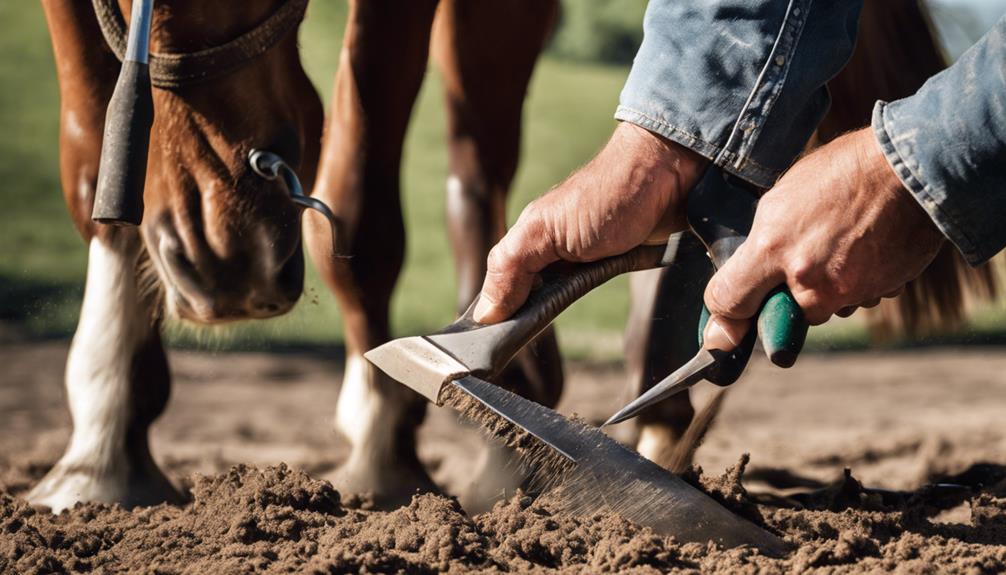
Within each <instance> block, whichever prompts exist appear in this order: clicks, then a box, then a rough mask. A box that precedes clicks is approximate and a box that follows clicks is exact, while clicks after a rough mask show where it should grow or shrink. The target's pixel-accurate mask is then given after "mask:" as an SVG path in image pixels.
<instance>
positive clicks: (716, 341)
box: [703, 319, 737, 351]
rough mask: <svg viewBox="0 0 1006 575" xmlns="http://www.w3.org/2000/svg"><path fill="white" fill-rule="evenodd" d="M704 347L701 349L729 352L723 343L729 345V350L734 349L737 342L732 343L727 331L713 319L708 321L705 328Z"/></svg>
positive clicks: (732, 340)
mask: <svg viewBox="0 0 1006 575" xmlns="http://www.w3.org/2000/svg"><path fill="white" fill-rule="evenodd" d="M705 340H706V341H705V345H704V346H703V347H706V348H713V349H723V350H724V351H729V350H728V349H726V348H727V346H726V343H725V342H729V343H730V348H729V349H734V348H736V347H737V342H736V341H734V339H733V338H732V337H730V334H729V333H727V330H725V329H723V326H721V325H720V324H719V322H718V321H716V320H715V319H710V320H709V326H708V327H707V328H706V337H705Z"/></svg>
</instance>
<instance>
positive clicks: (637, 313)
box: [625, 233, 712, 465]
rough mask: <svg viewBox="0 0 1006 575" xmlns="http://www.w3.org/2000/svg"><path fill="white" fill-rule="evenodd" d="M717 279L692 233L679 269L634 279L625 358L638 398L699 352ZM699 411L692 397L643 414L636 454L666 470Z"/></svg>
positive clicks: (681, 247)
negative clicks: (706, 305)
mask: <svg viewBox="0 0 1006 575" xmlns="http://www.w3.org/2000/svg"><path fill="white" fill-rule="evenodd" d="M711 275H712V265H711V264H710V262H709V258H708V257H707V256H706V254H705V248H704V247H703V246H702V244H701V243H700V242H699V241H698V239H696V238H695V236H693V235H692V234H690V233H685V234H683V235H682V236H681V242H680V245H679V248H678V254H677V257H676V258H675V260H674V263H673V265H671V266H669V267H666V268H663V269H659V270H648V271H644V272H639V273H635V274H632V277H631V279H630V285H631V289H632V304H631V310H630V313H629V322H628V325H627V326H626V336H625V357H626V362H627V364H628V369H629V379H630V381H631V382H632V385H631V390H632V392H633V393H634V395H633V397H637V396H638V395H640V394H641V393H643V392H644V391H646V390H647V389H649V388H650V387H652V386H653V385H654V384H656V383H657V382H659V381H660V380H661V379H663V378H664V377H666V376H667V375H668V374H670V373H671V372H672V371H674V370H675V369H677V368H678V367H680V366H681V365H683V364H684V363H685V362H686V361H688V360H689V359H691V358H692V356H693V355H694V354H695V353H696V352H697V351H698V333H697V329H698V321H699V312H700V310H701V309H702V293H703V291H704V289H705V285H706V282H707V281H708V279H709V277H710V276H711ZM694 415H695V410H694V409H693V408H692V404H691V401H690V399H689V396H688V392H687V391H686V392H683V393H679V394H677V395H674V396H673V397H670V398H668V399H666V400H664V401H662V402H660V403H658V404H656V405H654V406H653V407H650V408H649V409H647V410H645V411H643V412H642V413H641V414H639V417H638V418H637V420H636V421H637V432H638V439H637V442H636V449H637V451H639V453H640V454H641V455H643V456H644V457H646V458H648V459H650V460H652V461H654V462H656V463H659V464H662V465H663V464H665V463H666V462H667V461H666V460H667V458H668V456H669V455H670V454H671V453H673V451H674V447H675V446H676V444H677V443H678V442H679V441H680V439H681V438H682V436H683V435H684V433H685V430H687V429H688V425H689V424H690V423H691V421H692V418H693V417H694Z"/></svg>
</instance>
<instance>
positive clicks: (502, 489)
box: [458, 444, 527, 515]
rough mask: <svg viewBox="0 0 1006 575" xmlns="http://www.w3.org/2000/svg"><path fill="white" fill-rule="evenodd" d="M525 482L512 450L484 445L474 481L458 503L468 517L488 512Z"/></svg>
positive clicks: (523, 474)
mask: <svg viewBox="0 0 1006 575" xmlns="http://www.w3.org/2000/svg"><path fill="white" fill-rule="evenodd" d="M526 478H527V477H526V473H524V472H523V471H522V469H521V468H520V465H519V464H518V459H517V455H516V454H515V453H514V452H513V450H511V449H510V448H507V447H503V446H500V445H495V444H489V445H486V448H485V451H484V452H483V454H482V459H481V461H480V463H479V467H478V471H477V473H476V476H475V479H474V480H473V481H472V482H471V483H470V484H469V485H468V487H467V488H466V489H465V491H464V492H463V493H462V494H461V495H460V496H459V497H458V501H459V502H460V503H461V507H463V508H464V510H465V511H467V512H468V514H469V515H476V514H478V513H484V512H486V511H490V510H492V508H493V506H494V505H496V503H497V502H499V501H506V500H507V499H509V498H511V497H513V495H514V493H516V492H517V489H518V488H520V487H521V486H522V485H523V483H524V480H525V479H526Z"/></svg>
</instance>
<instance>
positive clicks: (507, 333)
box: [428, 238, 677, 378]
mask: <svg viewBox="0 0 1006 575" xmlns="http://www.w3.org/2000/svg"><path fill="white" fill-rule="evenodd" d="M676 250H677V241H676V238H675V239H674V240H672V241H671V242H670V243H669V244H666V245H659V246H640V247H637V248H634V249H632V250H630V251H628V252H626V253H624V254H622V255H618V256H614V257H610V258H605V259H602V260H598V261H596V262H590V263H584V264H570V263H559V264H554V265H552V266H549V267H548V268H546V269H545V270H544V271H543V272H542V273H541V278H542V282H541V284H540V285H539V286H537V287H535V288H534V289H533V290H532V291H531V294H530V295H529V296H528V299H527V302H525V303H524V305H523V306H521V308H520V309H519V310H517V312H516V313H515V314H514V315H513V316H512V317H510V318H509V319H507V320H504V321H502V322H500V323H497V324H491V325H483V324H480V323H478V322H476V321H475V320H474V319H473V314H474V310H475V305H476V303H478V299H477V298H476V300H475V302H473V303H472V305H471V306H470V307H469V308H468V310H467V311H466V312H465V313H464V315H462V316H461V318H460V319H458V320H457V321H456V322H454V323H452V324H451V325H449V326H447V327H446V328H445V329H444V330H442V331H441V332H439V333H437V334H434V335H431V336H428V338H429V339H430V340H431V341H433V342H434V343H435V344H436V345H437V346H439V347H440V348H441V349H443V350H444V351H446V352H448V353H450V354H451V355H453V356H454V357H455V359H457V360H458V361H460V362H461V363H462V364H464V365H465V366H466V367H467V368H468V369H470V370H471V372H472V374H474V375H477V376H479V377H484V378H492V377H494V376H496V375H498V374H499V372H500V371H502V370H503V368H504V367H506V365H507V363H509V362H510V360H511V359H513V356H514V355H516V354H517V352H518V351H520V349H521V348H522V347H524V346H525V345H527V344H528V343H529V342H530V341H531V340H532V339H534V338H535V337H536V336H537V335H538V334H539V333H541V332H542V330H544V329H545V328H546V327H547V326H548V325H549V324H550V323H552V320H554V319H555V318H556V316H558V315H559V314H560V313H562V311H563V310H565V309H566V308H567V307H569V305H570V304H572V303H573V302H575V301H576V300H578V299H580V298H581V297H582V296H583V295H584V294H586V293H587V292H589V291H591V290H592V289H594V288H596V287H597V286H599V285H601V284H603V283H604V282H606V281H608V280H609V279H611V278H613V277H615V276H617V275H620V274H623V273H626V272H631V271H637V270H644V269H650V268H655V267H661V266H666V265H669V264H670V263H671V262H672V261H673V260H674V254H675V252H676Z"/></svg>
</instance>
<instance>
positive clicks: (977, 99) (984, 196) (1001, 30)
mask: <svg viewBox="0 0 1006 575" xmlns="http://www.w3.org/2000/svg"><path fill="white" fill-rule="evenodd" d="M873 129H874V133H875V135H876V137H877V140H878V142H879V143H880V145H881V148H882V149H883V151H884V155H885V156H886V158H887V161H888V162H889V163H890V164H891V167H892V168H893V169H894V171H895V173H896V174H897V175H898V177H899V179H900V180H901V182H902V183H903V184H904V186H905V187H906V188H908V190H909V191H911V193H912V195H913V196H914V197H915V199H916V200H917V201H918V203H919V205H921V206H922V208H923V209H924V210H925V211H926V212H927V213H928V214H929V217H930V218H931V219H932V220H933V222H934V223H936V225H937V226H938V227H939V228H940V230H941V231H942V232H943V234H944V235H945V236H946V237H947V238H948V239H949V240H950V241H951V242H953V243H954V245H955V246H957V248H958V250H960V252H961V254H963V255H964V257H965V258H966V259H967V260H968V262H969V263H971V264H972V265H976V264H979V263H981V262H983V261H985V260H987V259H989V258H990V257H992V256H993V255H995V254H996V253H998V252H999V251H1000V250H1002V249H1003V248H1004V247H1006V226H1004V225H1003V221H1004V219H1006V17H1004V18H1003V19H1001V20H1000V21H999V22H998V23H997V24H996V26H995V27H994V28H993V29H992V30H991V31H990V32H989V33H988V34H987V35H986V36H985V37H984V38H982V40H981V41H979V42H978V44H976V45H975V46H974V47H972V48H971V49H970V50H968V51H967V52H965V54H964V55H963V56H961V58H960V59H959V60H958V61H957V63H956V64H954V65H953V66H951V67H950V68H948V69H947V70H945V71H944V72H942V73H940V74H937V75H936V76H934V77H933V78H932V79H930V80H929V81H928V82H927V83H926V84H925V85H924V86H923V87H922V88H921V89H920V90H919V91H918V92H917V93H916V94H915V95H914V96H911V97H908V98H905V99H902V100H898V101H895V102H892V103H890V104H887V103H884V102H878V104H877V106H876V108H875V109H874V114H873Z"/></svg>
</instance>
